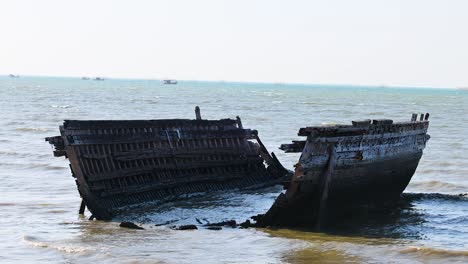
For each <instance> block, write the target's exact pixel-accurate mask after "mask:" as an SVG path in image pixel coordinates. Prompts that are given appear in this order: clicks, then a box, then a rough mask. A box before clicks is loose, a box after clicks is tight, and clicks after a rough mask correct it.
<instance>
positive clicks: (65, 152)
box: [45, 107, 291, 220]
mask: <svg viewBox="0 0 468 264" xmlns="http://www.w3.org/2000/svg"><path fill="white" fill-rule="evenodd" d="M195 114H196V119H192V120H190V119H160V120H115V121H114V120H87V121H80V120H65V121H64V123H63V125H62V126H60V136H55V137H48V138H46V139H45V140H46V141H48V142H49V143H50V144H52V145H53V146H54V147H55V150H54V155H55V156H57V157H60V156H65V157H66V158H68V160H69V162H70V169H71V174H72V176H73V177H74V179H75V182H76V185H77V188H78V192H79V194H80V196H81V197H82V203H81V206H80V210H79V211H80V213H81V214H82V213H83V212H84V210H85V207H88V209H89V211H90V212H91V213H92V216H91V217H90V218H91V219H93V218H97V219H103V220H107V219H111V218H113V217H114V216H115V215H117V214H118V213H119V210H120V209H121V208H123V207H126V206H129V205H135V204H140V203H145V202H152V201H155V202H158V201H169V200H172V199H177V198H181V197H183V196H185V195H187V194H193V193H201V192H207V191H219V190H227V189H238V188H259V187H264V186H269V185H274V184H278V183H279V182H281V181H284V179H285V177H286V178H288V177H289V178H290V177H291V172H290V171H287V170H286V169H285V168H284V167H283V166H282V165H281V164H280V162H279V161H278V159H277V158H276V157H275V155H274V153H271V154H270V153H269V152H268V151H267V149H266V148H265V146H264V145H263V144H262V142H261V141H260V138H259V137H258V132H257V131H256V130H251V129H245V128H243V126H242V122H241V119H240V118H239V117H237V118H236V119H221V120H205V119H202V118H201V114H200V109H199V108H198V107H196V109H195Z"/></svg>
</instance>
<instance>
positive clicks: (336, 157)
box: [260, 114, 430, 226]
mask: <svg viewBox="0 0 468 264" xmlns="http://www.w3.org/2000/svg"><path fill="white" fill-rule="evenodd" d="M428 118H429V114H425V115H422V114H421V115H420V118H419V120H417V115H415V114H413V116H412V118H411V121H409V122H400V123H394V122H393V120H389V119H384V120H373V121H371V120H363V121H353V122H352V125H336V126H328V127H325V126H320V127H305V128H301V129H300V130H299V133H298V134H299V135H300V136H306V137H307V140H304V141H294V142H293V143H292V144H283V145H281V147H280V149H282V150H284V151H285V152H301V153H302V154H301V157H300V159H299V162H298V163H297V164H296V170H295V174H294V176H293V178H292V180H291V181H290V182H288V183H287V184H286V188H287V191H286V193H284V194H281V195H280V196H279V197H278V199H277V201H276V202H275V204H274V205H273V206H272V208H271V209H270V211H269V212H268V213H267V214H266V215H265V217H263V219H261V220H260V222H262V221H263V222H264V224H266V225H304V226H310V225H314V224H316V223H317V222H319V221H318V220H319V217H320V216H321V215H322V214H323V212H324V210H325V209H324V208H327V207H329V208H331V209H336V208H339V207H340V206H346V204H350V203H374V202H378V201H386V200H388V199H393V198H396V197H398V196H399V195H400V194H401V193H402V192H403V191H404V189H405V188H406V186H407V185H408V183H409V181H410V180H411V177H412V176H413V174H414V172H415V170H416V168H417V166H418V163H419V160H420V158H421V156H422V152H423V149H424V148H425V146H426V142H427V140H428V139H429V138H430V136H429V135H427V129H428V127H429V121H428Z"/></svg>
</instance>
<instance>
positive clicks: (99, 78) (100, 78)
mask: <svg viewBox="0 0 468 264" xmlns="http://www.w3.org/2000/svg"><path fill="white" fill-rule="evenodd" d="M94 80H95V81H104V78H102V77H96V78H94Z"/></svg>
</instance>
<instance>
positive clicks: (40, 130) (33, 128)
mask: <svg viewBox="0 0 468 264" xmlns="http://www.w3.org/2000/svg"><path fill="white" fill-rule="evenodd" d="M15 130H16V131H33V132H37V131H39V132H47V131H50V130H49V129H47V128H44V127H18V128H16V129H15Z"/></svg>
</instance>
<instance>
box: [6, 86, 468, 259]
mask: <svg viewBox="0 0 468 264" xmlns="http://www.w3.org/2000/svg"><path fill="white" fill-rule="evenodd" d="M0 98H2V102H1V104H0V111H1V117H2V118H1V119H0V225H1V226H2V228H1V229H0V237H1V241H0V261H1V262H2V263H13V262H15V263H16V262H37V263H41V262H54V263H76V262H79V263H81V262H83V263H84V262H88V263H89V262H98V263H111V262H119V263H135V262H137V263H140V262H141V263H193V262H203V263H220V262H221V263H229V262H254V263H283V262H290V263H309V262H312V261H322V262H323V261H328V262H379V263H380V262H409V263H421V262H449V261H450V262H460V263H466V262H468V198H467V197H466V196H458V194H460V193H467V192H468V177H467V175H468V167H467V158H466V153H468V143H467V142H466V141H465V140H464V137H465V135H466V134H468V92H464V91H458V90H450V89H447V90H436V89H415V88H377V87H351V86H350V87H346V86H320V85H284V84H245V83H226V82H219V83H205V82H179V84H178V85H161V84H160V82H159V81H150V80H106V81H101V82H96V81H92V80H91V81H85V80H80V79H78V78H75V79H74V78H40V77H21V78H18V79H10V78H8V77H0ZM196 105H199V106H200V107H201V113H202V117H203V118H207V119H218V118H226V117H231V118H233V117H235V116H236V115H239V116H240V117H241V118H242V122H243V124H244V127H248V128H254V129H257V130H259V132H260V133H259V134H260V137H261V138H262V141H263V142H264V143H265V145H266V146H267V148H268V149H269V150H270V151H274V152H275V153H276V154H277V156H278V158H279V159H280V160H281V161H282V163H283V165H284V166H285V167H287V168H290V169H291V168H292V165H293V164H294V163H295V162H296V161H297V158H298V154H284V153H282V152H281V151H279V150H277V148H278V146H279V145H280V144H282V143H288V142H290V141H291V140H295V139H299V137H298V136H297V131H298V129H299V128H300V127H304V126H307V125H317V124H321V123H339V122H345V123H348V122H349V121H350V120H353V119H363V118H392V119H395V120H408V119H410V117H411V113H413V112H429V113H431V117H430V120H431V124H430V128H429V134H430V135H431V139H430V141H429V143H428V146H427V148H426V150H425V153H424V155H423V158H422V159H421V162H420V165H419V167H418V170H417V172H416V174H415V176H414V177H413V180H412V182H411V183H410V185H409V186H408V188H407V190H406V192H407V193H408V194H407V195H406V196H405V197H406V198H405V199H407V201H408V206H406V207H403V208H400V209H399V210H395V211H392V212H390V213H388V214H385V215H384V216H379V217H368V216H367V215H364V216H359V217H356V219H353V221H351V222H346V223H341V224H339V225H338V226H335V227H334V228H333V230H327V232H326V233H314V232H309V231H301V230H289V229H280V230H269V229H231V228H224V229H223V230H221V231H212V230H206V229H204V228H202V227H201V228H200V229H199V230H195V231H175V230H171V229H170V228H169V227H168V226H155V224H160V223H164V222H167V221H175V222H174V223H173V224H177V225H179V224H194V223H195V224H196V220H195V218H198V219H200V220H201V221H205V220H203V219H206V221H210V222H215V221H220V220H227V219H236V220H238V221H244V220H245V219H247V218H248V217H250V216H252V215H255V214H258V213H262V212H265V211H266V210H267V209H268V208H269V206H270V205H271V204H272V202H273V200H274V199H275V197H276V196H277V195H278V193H279V192H280V191H281V188H279V187H275V188H268V189H265V190H257V191H248V192H247V191H244V192H229V193H212V194H207V195H205V196H203V197H196V198H194V199H192V200H190V201H180V202H174V203H171V204H165V205H162V206H161V205H160V206H151V207H150V208H151V210H149V211H141V210H135V212H134V214H132V215H130V216H128V217H126V218H125V219H117V220H116V221H113V222H101V221H88V220H87V219H86V218H83V217H80V216H78V215H77V210H78V207H79V203H80V198H79V195H78V193H77V191H76V187H75V183H74V181H73V178H72V177H71V175H70V171H69V169H68V162H67V161H66V160H64V159H63V158H54V157H53V156H52V149H51V147H50V146H49V145H48V144H47V143H46V142H44V137H46V136H53V135H57V134H58V125H60V124H61V123H62V121H63V120H64V119H156V118H193V117H194V112H193V109H194V107H195V106H196ZM434 193H439V194H434ZM88 215H89V213H88ZM119 220H130V221H135V222H137V223H139V224H141V225H142V226H144V227H145V228H146V229H145V230H143V231H139V230H127V229H122V228H119V227H118V221H119Z"/></svg>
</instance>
